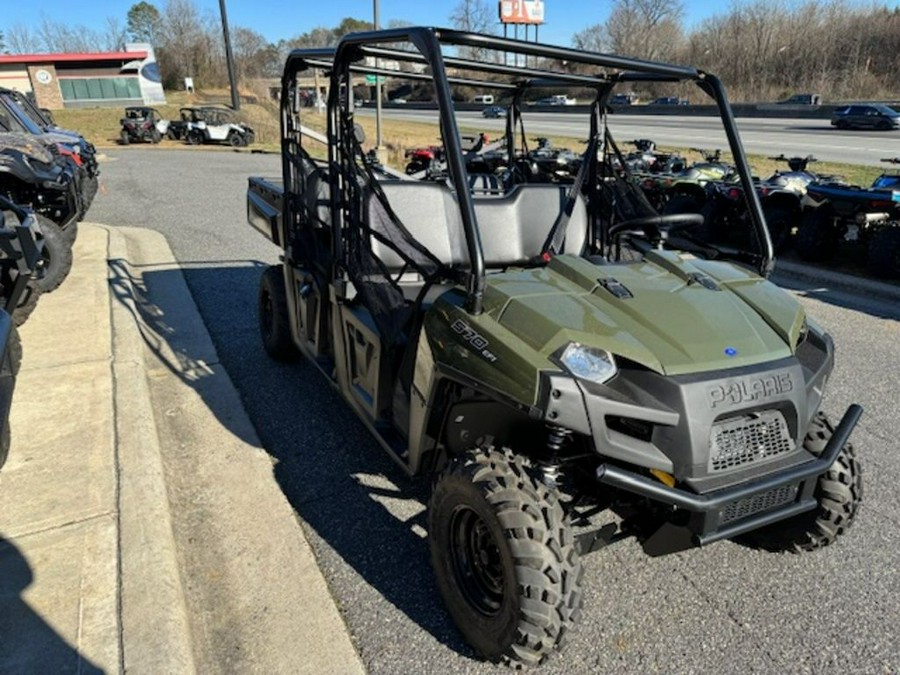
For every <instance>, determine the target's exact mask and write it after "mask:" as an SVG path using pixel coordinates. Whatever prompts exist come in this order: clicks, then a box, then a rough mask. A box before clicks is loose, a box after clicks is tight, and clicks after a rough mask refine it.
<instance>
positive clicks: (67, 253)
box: [34, 214, 72, 293]
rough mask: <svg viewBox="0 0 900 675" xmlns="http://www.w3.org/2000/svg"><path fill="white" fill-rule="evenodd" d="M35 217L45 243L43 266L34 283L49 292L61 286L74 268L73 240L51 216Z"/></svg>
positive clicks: (42, 290)
mask: <svg viewBox="0 0 900 675" xmlns="http://www.w3.org/2000/svg"><path fill="white" fill-rule="evenodd" d="M34 217H35V218H36V219H37V221H38V223H39V224H40V228H41V235H40V238H41V239H42V240H43V244H44V245H43V248H42V250H41V260H40V265H41V268H40V271H39V272H38V274H37V275H36V278H35V281H34V283H35V286H37V287H38V288H39V289H40V290H41V292H43V293H49V292H50V291H54V290H56V289H57V288H59V286H60V284H62V282H63V281H65V279H66V277H67V276H69V272H70V271H71V269H72V242H71V241H69V239H68V237H66V235H65V234H64V233H63V231H62V228H60V226H59V225H57V224H56V223H54V222H53V221H52V220H50V219H49V218H45V217H44V216H42V215H39V214H35V216H34Z"/></svg>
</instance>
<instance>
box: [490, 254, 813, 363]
mask: <svg viewBox="0 0 900 675" xmlns="http://www.w3.org/2000/svg"><path fill="white" fill-rule="evenodd" d="M485 311H486V312H487V313H488V314H489V315H490V316H491V317H492V318H493V319H495V320H496V321H498V322H499V323H500V324H501V325H502V326H503V327H504V328H507V329H508V330H510V331H512V332H513V333H514V334H516V335H517V336H519V337H520V338H521V339H522V340H524V341H525V342H526V343H528V344H529V345H530V346H531V347H532V348H534V349H535V350H537V351H538V352H540V353H542V354H544V355H545V356H547V357H550V356H551V355H552V354H553V353H554V352H556V351H558V350H559V349H560V348H562V347H563V346H564V345H565V344H566V343H568V342H570V341H576V342H581V343H582V344H586V345H591V346H594V347H598V348H601V349H605V350H607V351H609V352H610V353H612V354H613V355H615V356H618V357H620V358H625V359H629V360H631V361H634V362H636V363H640V364H642V365H644V366H646V367H648V368H650V369H652V370H655V371H657V372H659V373H662V374H667V375H678V374H686V373H695V372H705V371H711V370H720V369H727V368H736V367H741V366H748V365H754V364H757V363H763V362H767V361H771V360H775V359H780V358H785V357H787V356H790V355H791V354H792V353H793V348H792V345H795V344H796V342H797V340H798V338H799V335H800V332H801V330H802V325H803V321H804V314H803V310H802V309H801V307H800V305H799V303H797V301H796V300H794V299H793V298H792V297H791V296H790V295H788V294H787V293H785V292H784V291H782V290H780V289H779V288H777V287H776V286H774V285H773V284H771V283H769V282H767V281H765V280H763V279H761V278H759V277H757V276H755V275H753V274H752V273H750V272H747V271H744V270H743V269H741V268H738V267H736V266H734V265H731V264H729V263H718V262H711V261H702V260H696V259H691V258H687V257H683V256H679V255H678V254H676V253H672V252H668V251H654V252H652V253H650V254H648V256H647V260H645V261H644V262H640V263H628V264H599V265H598V264H594V263H592V262H590V261H589V260H586V259H583V258H578V257H574V256H558V257H556V258H554V259H553V260H552V261H551V262H550V264H549V265H547V266H546V267H544V268H540V269H531V270H523V271H521V272H511V273H507V274H503V275H497V276H496V277H494V278H491V277H490V276H489V277H488V278H487V287H486V289H485Z"/></svg>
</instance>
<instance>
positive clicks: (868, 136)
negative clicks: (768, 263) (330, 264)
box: [357, 108, 900, 167]
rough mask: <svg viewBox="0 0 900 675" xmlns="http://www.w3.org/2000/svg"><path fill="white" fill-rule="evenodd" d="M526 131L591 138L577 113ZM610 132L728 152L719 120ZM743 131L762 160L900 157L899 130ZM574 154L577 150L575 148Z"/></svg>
mask: <svg viewBox="0 0 900 675" xmlns="http://www.w3.org/2000/svg"><path fill="white" fill-rule="evenodd" d="M357 114H358V115H365V116H367V115H372V116H374V114H375V111H374V110H372V109H369V108H363V109H360V110H358V111H357ZM384 115H385V117H387V118H390V119H400V120H403V119H405V120H411V121H416V122H428V121H430V122H434V123H435V124H436V123H437V112H436V111H432V110H412V109H410V110H398V109H397V108H390V109H385V110H384ZM457 115H458V124H459V125H460V126H463V127H467V128H468V127H475V128H479V129H483V130H484V131H487V132H489V133H491V132H493V134H492V135H495V134H497V133H499V132H500V131H502V130H503V129H504V128H505V123H506V122H505V120H503V119H485V118H484V117H483V116H482V115H481V113H479V112H467V111H461V112H459V113H458V114H457ZM523 119H524V124H525V130H526V132H527V133H528V134H529V136H531V137H534V136H547V135H559V136H572V137H575V138H586V137H587V134H588V117H587V115H586V114H584V113H581V114H574V113H548V112H525V113H523ZM608 120H609V127H610V130H611V131H612V134H613V138H615V139H616V140H617V141H618V142H619V143H622V142H624V141H628V140H632V139H635V138H650V139H652V140H654V141H656V143H657V144H659V145H668V146H676V147H698V148H706V149H710V150H712V149H715V148H722V149H726V148H727V147H728V144H727V142H726V139H725V131H724V130H723V128H722V123H721V122H720V121H719V118H718V117H687V116H684V117H682V116H672V115H659V116H651V115H627V114H621V113H615V114H612V115H609V117H608ZM737 125H738V131H739V132H740V134H741V140H742V142H743V144H744V149H745V150H746V151H747V152H748V153H752V154H758V155H778V154H781V153H784V154H785V155H787V156H789V157H790V156H806V155H814V156H815V157H816V158H818V159H819V160H822V161H832V162H845V163H849V164H864V165H869V166H879V165H880V166H882V167H883V166H885V165H884V164H882V163H880V162H879V160H880V159H881V158H883V157H898V156H900V130H895V131H840V130H837V129H835V128H834V127H832V126H831V125H830V124H829V122H828V120H825V119H821V120H820V119H783V118H781V119H774V118H747V117H743V118H738V120H737ZM573 149H575V148H573ZM623 149H624V146H623Z"/></svg>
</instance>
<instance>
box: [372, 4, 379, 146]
mask: <svg viewBox="0 0 900 675" xmlns="http://www.w3.org/2000/svg"><path fill="white" fill-rule="evenodd" d="M373 4H374V6H373V8H372V9H373V13H374V15H375V16H374V17H373V18H374V19H375V21H374V22H373V23H374V26H373V27H374V28H375V30H378V29H379V22H378V0H373ZM378 66H379V60H378V59H377V58H376V59H375V68H376V70H377V69H378ZM379 153H381V75H379V74H378V73H375V154H376V155H379V157H378V158H379V160H380V159H381V156H380V154H379Z"/></svg>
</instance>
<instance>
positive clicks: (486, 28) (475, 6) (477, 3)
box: [450, 0, 498, 61]
mask: <svg viewBox="0 0 900 675" xmlns="http://www.w3.org/2000/svg"><path fill="white" fill-rule="evenodd" d="M494 7H496V6H494ZM496 12H497V10H496V8H492V7H491V6H489V5H488V3H487V2H486V1H485V0H459V3H458V4H457V5H456V7H455V8H454V9H453V13H452V14H450V23H451V24H452V25H453V27H454V28H458V29H459V30H463V31H467V32H471V33H491V34H493V33H496V32H497V22H498V19H497V13H496ZM459 51H460V55H461V56H464V57H466V58H470V59H473V60H476V61H481V60H483V59H484V58H485V56H486V55H487V53H488V52H487V50H485V49H480V48H477V47H464V48H461V49H460V50H459Z"/></svg>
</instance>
